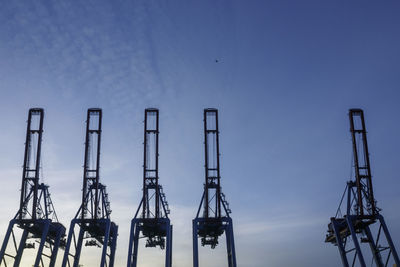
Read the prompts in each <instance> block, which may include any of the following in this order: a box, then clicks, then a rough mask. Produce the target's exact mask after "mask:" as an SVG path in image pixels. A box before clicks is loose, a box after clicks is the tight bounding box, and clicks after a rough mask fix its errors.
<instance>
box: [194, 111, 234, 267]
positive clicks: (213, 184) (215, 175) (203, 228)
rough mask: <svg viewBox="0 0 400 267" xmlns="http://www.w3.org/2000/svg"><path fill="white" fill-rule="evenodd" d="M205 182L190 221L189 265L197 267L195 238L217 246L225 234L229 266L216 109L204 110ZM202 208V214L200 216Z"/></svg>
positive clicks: (230, 240)
mask: <svg viewBox="0 0 400 267" xmlns="http://www.w3.org/2000/svg"><path fill="white" fill-rule="evenodd" d="M204 148H205V165H204V166H205V184H204V193H203V196H202V198H201V202H200V206H199V209H198V211H197V215H196V218H195V219H194V220H193V266H194V267H198V266H199V259H198V238H199V237H200V239H201V245H202V246H206V245H209V246H211V248H212V249H214V248H215V247H216V246H217V245H218V238H219V237H220V236H221V235H223V234H224V232H225V235H226V245H227V256H228V265H229V267H236V253H235V241H234V234H233V223H232V218H231V217H230V213H231V210H230V208H229V204H228V202H227V201H226V199H225V195H224V194H223V193H222V191H221V175H220V167H219V163H220V162H219V155H220V153H219V129H218V110H217V109H211V108H209V109H205V110H204ZM202 207H203V214H202V215H200V211H201V208H202Z"/></svg>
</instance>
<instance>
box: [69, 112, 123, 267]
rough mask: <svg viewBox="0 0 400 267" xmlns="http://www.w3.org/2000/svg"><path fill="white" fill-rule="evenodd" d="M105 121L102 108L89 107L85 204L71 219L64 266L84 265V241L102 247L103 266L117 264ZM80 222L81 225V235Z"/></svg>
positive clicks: (115, 228)
mask: <svg viewBox="0 0 400 267" xmlns="http://www.w3.org/2000/svg"><path fill="white" fill-rule="evenodd" d="M101 123H102V110H101V109H99V108H91V109H88V111H87V120H86V141H85V159H84V166H83V168H84V169H83V190H82V204H81V206H80V208H79V210H78V212H77V213H76V215H75V218H74V219H72V221H71V226H70V229H69V233H68V239H67V244H66V248H65V253H64V258H63V262H62V267H67V266H68V267H70V266H73V267H78V266H81V265H80V264H79V262H80V256H81V251H82V245H83V241H84V240H86V242H85V246H95V247H102V253H101V257H100V267H105V266H107V267H113V266H114V259H115V250H116V246H117V236H118V226H117V225H116V224H115V223H114V222H112V221H111V219H110V214H111V208H110V202H109V200H108V194H107V192H106V186H105V185H103V184H101V183H100V174H99V171H100V143H101ZM76 225H78V226H79V233H78V234H77V235H76V233H75V226H76ZM71 246H73V251H72V252H71ZM70 260H71V261H70ZM71 263H72V264H71ZM91 266H93V265H91Z"/></svg>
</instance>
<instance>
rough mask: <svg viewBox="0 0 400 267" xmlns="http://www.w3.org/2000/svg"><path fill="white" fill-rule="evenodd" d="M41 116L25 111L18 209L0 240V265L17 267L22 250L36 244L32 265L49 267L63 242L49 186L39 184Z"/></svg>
mask: <svg viewBox="0 0 400 267" xmlns="http://www.w3.org/2000/svg"><path fill="white" fill-rule="evenodd" d="M43 117H44V110H43V109H41V108H32V109H30V110H29V114H28V126H27V130H26V142H25V155H24V165H23V171H22V186H21V200H20V207H19V210H18V212H17V214H16V215H15V217H14V218H13V219H12V220H11V221H10V224H9V226H8V230H7V233H6V235H5V237H4V241H3V245H2V247H1V251H0V266H11V262H13V266H14V267H18V266H20V264H21V259H22V255H23V252H24V250H25V249H34V248H35V245H36V243H39V247H38V248H37V252H36V258H35V262H34V264H33V265H32V266H35V267H38V266H50V267H52V266H54V264H55V263H56V258H57V254H58V253H57V252H58V249H59V247H60V246H63V244H64V242H65V240H64V236H65V227H64V226H63V225H62V224H61V223H59V222H58V218H57V215H56V212H55V210H54V206H53V202H52V201H51V198H50V193H49V186H48V185H46V184H44V183H40V177H41V170H40V169H41V161H40V160H41V159H40V154H41V147H42V134H43ZM16 227H18V228H20V229H22V231H23V232H22V235H21V236H20V240H19V242H17V238H18V237H19V235H18V234H17V233H16V231H15V230H16V229H15V228H16ZM10 237H12V242H10ZM28 240H31V241H32V242H29V241H28ZM9 243H12V244H9ZM9 247H11V248H9Z"/></svg>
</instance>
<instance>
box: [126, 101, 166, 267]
mask: <svg viewBox="0 0 400 267" xmlns="http://www.w3.org/2000/svg"><path fill="white" fill-rule="evenodd" d="M144 113H145V115H144V143H143V144H144V164H143V197H142V200H141V202H140V204H139V207H138V209H137V211H136V214H135V217H134V218H133V219H132V222H131V232H130V239H129V248H128V265H127V266H128V267H136V265H137V258H138V245H139V238H146V247H160V248H161V249H166V251H165V266H166V267H171V265H172V225H171V223H170V219H169V218H168V214H169V213H170V210H169V208H168V202H167V200H166V198H165V194H164V192H163V188H162V186H161V185H160V184H159V176H158V134H159V130H158V129H159V128H158V126H159V111H158V109H154V108H147V109H145V112H144ZM140 210H141V212H140ZM139 212H140V214H139ZM140 233H142V236H140Z"/></svg>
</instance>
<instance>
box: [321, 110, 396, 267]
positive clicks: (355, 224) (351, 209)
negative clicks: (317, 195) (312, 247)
mask: <svg viewBox="0 0 400 267" xmlns="http://www.w3.org/2000/svg"><path fill="white" fill-rule="evenodd" d="M349 119H350V132H351V137H352V143H353V163H354V172H355V180H353V179H352V180H350V181H349V182H347V186H346V189H345V192H344V194H343V197H342V200H341V204H340V205H339V208H338V211H337V213H336V216H335V217H332V218H331V222H330V223H329V224H328V234H327V235H326V239H325V242H328V243H332V244H334V245H335V246H337V247H338V249H339V253H340V256H341V260H342V263H343V266H344V267H348V266H361V267H366V266H367V264H368V266H369V265H371V266H372V264H373V263H374V264H375V266H378V267H383V266H385V267H386V266H392V264H394V263H395V264H396V265H397V266H400V261H399V256H398V254H397V252H396V249H395V246H394V244H393V241H392V238H391V236H390V233H389V230H388V227H387V226H386V223H385V220H384V218H383V216H382V215H381V214H380V213H379V212H380V209H379V208H378V207H377V206H376V201H375V198H374V194H373V188H372V175H371V166H370V160H369V153H368V144H367V132H366V128H365V121H364V113H363V111H362V110H361V109H350V111H349ZM346 197H347V201H346V202H345V203H343V200H344V199H345V198H346ZM342 205H343V206H345V208H346V209H345V213H344V214H342V211H341V206H342ZM374 230H375V231H374ZM362 244H368V246H367V247H369V250H370V251H371V253H368V248H364V247H362V246H361V245H362ZM367 254H368V255H369V257H370V260H371V263H369V262H367V260H368V259H367V258H366V257H365V256H366V255H367Z"/></svg>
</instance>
